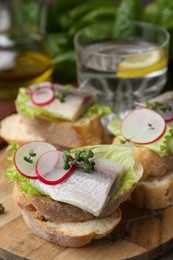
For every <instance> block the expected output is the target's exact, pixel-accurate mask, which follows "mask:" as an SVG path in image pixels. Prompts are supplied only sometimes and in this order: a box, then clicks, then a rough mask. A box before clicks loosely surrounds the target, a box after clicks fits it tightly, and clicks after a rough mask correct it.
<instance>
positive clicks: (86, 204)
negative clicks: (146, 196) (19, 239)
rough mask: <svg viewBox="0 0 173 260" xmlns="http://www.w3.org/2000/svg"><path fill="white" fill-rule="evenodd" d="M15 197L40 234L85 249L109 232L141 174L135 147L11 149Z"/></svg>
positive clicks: (26, 146)
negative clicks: (60, 149) (121, 205)
mask: <svg viewBox="0 0 173 260" xmlns="http://www.w3.org/2000/svg"><path fill="white" fill-rule="evenodd" d="M8 150H9V152H10V154H11V156H10V157H9V160H10V161H11V162H12V164H13V165H12V167H11V168H9V169H8V171H7V173H6V177H7V178H8V179H9V181H14V182H15V183H16V184H15V188H14V191H13V198H14V200H15V201H16V202H17V204H18V205H19V207H20V208H21V212H22V215H23V218H24V220H25V222H26V224H27V226H28V227H29V228H30V229H31V230H32V232H33V233H35V234H36V235H38V236H40V237H42V238H44V239H46V240H48V241H51V242H53V243H56V244H60V245H62V246H66V247H81V246H84V245H86V244H88V243H90V242H91V241H92V240H93V239H100V238H103V237H105V236H107V235H108V234H110V233H111V232H112V231H113V229H114V228H115V227H116V226H117V225H118V223H119V221H120V220H121V211H120V209H119V205H120V203H122V202H123V201H124V200H125V199H126V198H127V197H128V196H129V194H130V193H131V192H132V190H133V189H134V187H135V185H136V183H137V182H138V181H139V179H140V178H141V176H142V173H143V168H142V166H141V164H140V163H139V162H137V161H136V160H135V159H134V149H133V148H132V146H131V145H126V146H124V145H122V144H119V145H97V146H86V147H80V148H77V149H73V150H68V151H67V150H66V151H65V152H63V151H59V150H57V149H56V148H55V147H54V146H52V145H51V144H49V143H46V142H29V143H25V144H23V145H21V146H18V145H15V144H13V145H11V146H9V149H8Z"/></svg>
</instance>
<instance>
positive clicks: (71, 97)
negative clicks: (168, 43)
mask: <svg viewBox="0 0 173 260" xmlns="http://www.w3.org/2000/svg"><path fill="white" fill-rule="evenodd" d="M55 91H58V92H59V91H60V93H64V95H65V98H64V99H65V100H64V102H61V101H60V100H59V99H57V98H55V99H54V100H53V101H52V102H51V103H50V104H48V105H44V107H43V109H45V110H47V111H49V112H52V113H56V114H59V115H63V116H65V117H66V118H67V119H69V120H72V121H73V120H77V119H78V118H79V117H80V116H81V115H82V114H83V113H84V112H85V110H86V109H87V108H88V107H89V106H90V105H91V104H92V103H93V101H94V97H93V96H91V95H90V94H89V93H86V92H82V91H79V90H76V91H75V92H74V90H73V91H64V90H63V89H62V88H58V87H56V88H55ZM27 105H29V106H33V107H35V106H36V105H34V104H33V103H32V101H28V102H27Z"/></svg>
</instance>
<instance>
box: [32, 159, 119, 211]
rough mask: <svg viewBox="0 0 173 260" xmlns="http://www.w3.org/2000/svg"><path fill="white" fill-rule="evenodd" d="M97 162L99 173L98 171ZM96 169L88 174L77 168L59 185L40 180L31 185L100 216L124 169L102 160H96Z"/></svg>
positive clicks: (57, 198) (55, 197) (57, 199)
mask: <svg viewBox="0 0 173 260" xmlns="http://www.w3.org/2000/svg"><path fill="white" fill-rule="evenodd" d="M97 162H98V168H99V171H97ZM102 162H103V168H102V166H101V165H102ZM106 165H107V167H106ZM109 165H110V168H111V170H110V171H109ZM95 169H96V170H94V171H93V172H91V173H90V174H88V173H84V172H83V170H82V169H80V168H76V170H75V171H74V172H73V174H72V175H71V176H70V177H69V178H68V179H67V180H66V181H64V182H61V183H60V184H57V185H47V184H44V183H42V182H41V181H39V180H30V183H31V185H33V186H34V187H36V188H38V189H39V190H40V191H42V192H43V193H45V194H47V195H49V196H50V197H51V198H52V199H54V200H56V201H60V202H65V203H68V204H71V205H74V206H77V207H79V208H81V209H83V210H84V211H87V212H89V213H91V214H93V215H95V216H99V215H100V214H101V212H102V210H103V208H104V206H105V204H106V203H107V201H108V199H109V193H110V191H111V188H112V185H113V184H114V182H115V180H116V178H117V176H119V174H120V176H121V175H122V174H123V172H124V167H123V166H122V165H120V164H118V163H114V162H112V161H110V160H107V159H103V158H100V159H98V160H96V166H95Z"/></svg>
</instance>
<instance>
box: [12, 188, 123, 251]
mask: <svg viewBox="0 0 173 260" xmlns="http://www.w3.org/2000/svg"><path fill="white" fill-rule="evenodd" d="M13 199H14V201H15V202H16V203H17V204H18V205H19V206H20V208H21V212H22V215H23V218H24V220H25V222H26V224H27V226H28V227H29V228H30V229H31V231H32V232H33V233H34V234H36V235H38V236H40V237H42V238H44V239H46V240H48V241H50V242H53V243H56V244H59V245H62V246H66V247H81V246H84V245H86V244H89V243H90V242H91V241H92V240H93V239H100V238H102V237H105V236H107V235H109V234H110V233H111V232H112V231H113V229H114V228H115V227H116V226H117V225H118V223H119V222H120V220H121V211H120V210H119V209H116V210H114V211H113V213H112V214H111V215H110V216H107V217H100V218H96V217H94V216H92V215H91V214H89V213H86V212H83V211H82V210H81V209H79V208H77V207H74V206H72V205H69V204H65V203H60V202H57V201H53V200H51V199H49V198H46V197H44V196H41V195H39V196H36V195H35V196H31V197H29V196H27V195H26V194H25V193H23V192H20V191H19V186H18V185H15V186H14V189H13ZM40 208H42V210H41V211H40Z"/></svg>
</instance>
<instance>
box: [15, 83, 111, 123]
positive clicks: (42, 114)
mask: <svg viewBox="0 0 173 260" xmlns="http://www.w3.org/2000/svg"><path fill="white" fill-rule="evenodd" d="M67 87H68V85H67ZM29 101H30V96H29V95H27V94H26V89H24V88H20V89H19V94H18V96H17V99H16V102H15V104H16V108H17V110H18V111H19V112H21V113H22V114H23V115H24V116H26V117H28V118H30V119H34V118H41V119H44V120H47V121H57V120H68V121H69V120H70V119H69V118H67V117H66V116H65V115H61V114H58V113H53V112H50V111H48V110H46V109H44V108H42V107H41V106H40V107H39V106H31V105H29V104H28V102H29ZM112 112H113V111H112V109H111V108H110V107H108V106H102V105H99V104H97V103H93V105H91V106H90V107H89V108H88V109H87V111H86V112H85V113H84V115H83V116H84V117H91V116H92V115H93V114H97V115H99V116H100V117H101V116H104V115H107V114H110V113H112Z"/></svg>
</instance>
